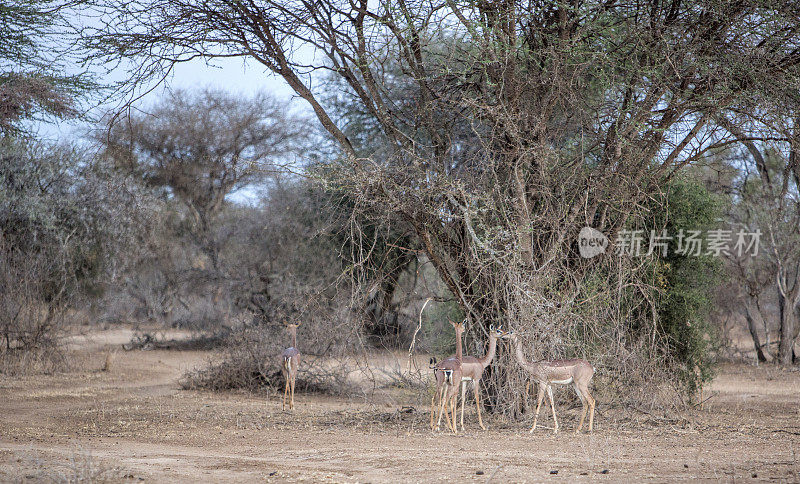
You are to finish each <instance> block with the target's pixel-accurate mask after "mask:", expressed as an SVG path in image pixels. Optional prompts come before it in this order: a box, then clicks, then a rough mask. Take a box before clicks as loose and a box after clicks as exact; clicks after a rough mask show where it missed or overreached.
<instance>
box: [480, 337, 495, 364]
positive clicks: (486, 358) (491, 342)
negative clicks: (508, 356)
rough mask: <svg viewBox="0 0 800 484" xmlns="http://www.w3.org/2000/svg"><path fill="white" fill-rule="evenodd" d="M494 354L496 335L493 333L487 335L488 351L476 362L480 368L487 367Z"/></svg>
mask: <svg viewBox="0 0 800 484" xmlns="http://www.w3.org/2000/svg"><path fill="white" fill-rule="evenodd" d="M496 352H497V335H496V334H494V333H490V334H489V351H487V352H486V354H485V355H483V358H481V359H480V360H478V361H480V362H481V366H483V367H484V368H486V367H487V366H489V363H491V362H492V360H493V359H494V355H495V353H496Z"/></svg>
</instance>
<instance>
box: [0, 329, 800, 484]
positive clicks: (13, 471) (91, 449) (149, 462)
mask: <svg viewBox="0 0 800 484" xmlns="http://www.w3.org/2000/svg"><path fill="white" fill-rule="evenodd" d="M127 337H128V334H127V333H125V332H123V331H116V332H113V331H112V332H107V333H104V334H102V335H100V336H99V337H97V338H94V339H92V340H90V341H89V342H88V343H87V342H86V341H78V342H76V347H78V348H81V349H79V350H77V351H78V354H77V356H76V358H78V359H79V361H80V362H81V365H82V366H83V367H85V368H88V370H86V371H79V372H72V373H68V374H61V375H54V376H44V377H42V376H40V377H35V378H33V379H27V380H26V379H17V378H9V377H5V376H0V395H2V398H1V399H0V481H7V480H11V481H15V480H20V479H23V480H24V479H26V477H27V478H33V477H35V476H42V475H47V474H52V473H55V472H57V471H58V472H66V471H65V470H64V469H65V468H64V467H63V466H62V465H63V463H65V462H69V461H71V460H74V459H76V458H77V459H78V460H79V461H80V460H81V459H84V458H85V456H86V455H90V456H91V462H92V464H93V465H98V466H101V467H103V468H116V470H114V471H113V472H111V471H109V475H116V476H118V477H119V476H121V477H123V478H125V480H128V481H138V480H146V481H159V482H165V481H184V482H194V481H197V480H205V481H208V480H213V481H233V480H235V481H242V480H252V481H254V480H265V479H266V480H268V481H308V482H312V481H313V482H318V481H324V482H397V481H476V482H485V481H486V480H487V478H488V477H490V476H492V475H493V476H494V480H495V481H497V482H509V481H510V482H539V481H545V480H547V481H550V480H553V481H555V480H562V481H564V482H572V481H588V480H590V479H592V480H595V479H597V480H608V481H623V480H624V481H629V480H656V481H668V480H684V479H707V480H713V481H720V480H722V481H733V480H736V481H739V480H759V481H761V480H763V481H776V482H781V481H785V482H796V481H798V479H800V464H799V463H798V459H800V457H799V456H798V453H800V413H799V412H798V409H800V373H798V372H795V371H780V370H778V369H776V368H773V367H764V366H762V367H759V368H755V367H751V366H747V365H729V366H725V367H723V369H722V372H721V374H720V376H719V377H718V378H717V380H715V382H714V384H713V386H712V388H711V391H712V394H713V395H714V396H713V398H712V399H711V400H710V402H709V405H708V406H707V408H706V409H705V410H704V411H702V412H697V413H696V415H694V416H693V417H692V418H691V419H689V423H688V424H681V425H676V424H675V423H671V422H665V421H657V420H650V421H647V420H637V421H635V422H634V421H626V420H625V419H619V418H614V419H610V418H609V417H608V415H607V414H606V416H604V411H603V408H602V402H600V403H599V407H598V409H599V413H598V418H597V422H596V423H597V426H596V429H595V433H594V435H591V436H590V435H585V434H584V435H578V436H576V435H573V434H572V433H571V432H569V430H570V429H571V428H572V425H574V421H575V416H576V414H577V409H576V408H574V409H572V410H567V409H560V413H559V417H561V420H562V428H563V429H564V430H566V431H565V432H563V433H561V434H559V435H557V436H553V435H552V434H551V433H550V432H548V431H547V430H544V429H542V430H541V431H539V430H537V432H536V433H533V434H530V433H528V432H527V428H526V427H525V425H524V424H523V423H514V422H503V421H500V420H499V419H493V420H492V419H490V421H489V422H488V423H489V425H490V427H491V428H492V430H490V431H488V432H482V431H479V430H476V425H475V424H474V416H473V415H471V414H470V415H468V418H469V420H470V422H469V424H468V425H469V427H470V428H469V429H468V430H467V432H466V434H464V435H459V436H452V435H447V434H445V433H442V434H437V435H434V434H432V433H431V432H430V431H428V430H427V427H426V426H427V418H428V416H427V413H426V412H427V408H425V407H424V406H422V405H418V406H417V407H416V410H415V411H413V412H411V413H408V412H401V411H399V410H400V408H401V405H400V404H399V403H398V402H393V401H386V402H384V403H381V404H374V403H372V404H370V403H365V402H364V401H363V400H358V399H352V400H347V399H333V398H330V397H319V396H307V395H298V397H297V403H298V406H297V409H296V410H295V412H293V413H288V412H286V413H284V412H282V411H281V409H280V401H279V400H278V399H277V398H276V397H274V396H273V397H268V396H267V395H263V396H258V395H251V394H238V393H229V394H212V393H204V392H189V391H182V390H180V389H179V387H178V384H177V380H178V378H179V377H180V375H181V374H182V373H183V372H184V371H185V370H187V369H189V368H191V367H194V366H196V365H199V364H202V362H203V361H204V360H205V359H206V358H208V356H209V354H208V353H206V352H176V351H131V352H118V353H116V355H115V357H114V359H113V362H112V365H111V368H110V371H108V372H102V371H99V368H101V367H102V366H103V362H104V360H105V351H106V349H107V348H108V347H118V343H119V342H120V340H124V339H125V338H127ZM95 369H96V370H95ZM545 424H549V419H546V421H545ZM552 471H558V473H557V474H551V472H552ZM479 472H480V473H481V474H479ZM604 472H605V473H604Z"/></svg>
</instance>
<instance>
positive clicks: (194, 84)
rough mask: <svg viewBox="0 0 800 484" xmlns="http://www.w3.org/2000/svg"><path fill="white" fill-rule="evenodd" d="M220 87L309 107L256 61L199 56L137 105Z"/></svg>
mask: <svg viewBox="0 0 800 484" xmlns="http://www.w3.org/2000/svg"><path fill="white" fill-rule="evenodd" d="M124 76H125V73H124V72H122V71H120V72H118V73H117V72H113V73H112V74H111V75H110V76H108V77H104V78H100V79H98V80H99V82H101V83H103V82H106V83H108V82H114V81H117V80H122V79H124ZM207 87H213V88H219V89H223V90H226V91H229V92H232V93H236V94H241V95H243V96H252V95H253V94H255V93H256V92H258V91H259V90H263V91H265V92H267V93H270V94H272V95H273V96H275V97H277V98H278V99H284V100H286V103H287V108H288V109H291V110H293V111H300V110H306V109H308V106H307V104H306V103H305V101H303V100H302V99H299V98H297V97H295V96H293V94H294V92H293V91H292V89H291V88H290V87H289V86H288V85H287V84H286V83H285V82H284V81H283V79H281V78H280V77H277V76H275V75H274V74H271V73H270V72H268V71H267V70H266V68H263V67H262V66H261V65H260V64H258V63H257V62H252V61H251V62H248V63H245V62H244V60H243V59H215V60H213V62H211V63H209V64H206V62H205V61H203V60H202V59H195V60H193V61H190V62H186V63H181V64H178V65H176V66H175V68H174V69H173V74H172V76H171V77H169V78H168V79H167V82H166V83H164V84H162V85H160V86H159V87H157V88H156V89H154V90H153V91H152V92H150V93H148V94H146V95H145V96H144V97H143V98H142V99H141V100H140V101H138V102H137V103H136V104H135V105H136V106H148V105H150V104H152V103H153V102H154V101H156V100H157V99H158V98H159V97H161V96H162V94H164V92H165V90H167V89H203V88H207ZM122 101H123V100H122V99H114V100H112V101H111V102H109V103H106V104H104V105H102V106H99V107H96V108H93V109H92V111H90V113H89V114H90V117H96V116H98V115H99V114H100V113H103V112H105V111H109V110H113V109H118V108H119V106H120V105H121V102H122ZM89 126H90V123H88V122H86V121H56V122H44V123H38V126H37V128H36V131H37V132H38V137H39V138H44V139H49V140H52V141H69V140H71V139H74V138H76V137H80V136H81V134H82V133H83V132H85V130H86V129H87V128H88V127H89Z"/></svg>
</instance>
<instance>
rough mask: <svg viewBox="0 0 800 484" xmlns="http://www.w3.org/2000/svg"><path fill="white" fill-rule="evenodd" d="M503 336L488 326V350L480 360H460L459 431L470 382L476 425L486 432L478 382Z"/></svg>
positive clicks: (462, 421) (502, 333) (471, 358)
mask: <svg viewBox="0 0 800 484" xmlns="http://www.w3.org/2000/svg"><path fill="white" fill-rule="evenodd" d="M504 334H505V331H503V330H502V329H501V328H495V327H494V326H489V350H488V351H487V352H486V354H484V355H483V357H481V358H476V357H474V356H464V357H463V358H462V360H461V431H462V432H463V431H464V401H465V400H466V396H467V383H469V382H472V391H473V394H474V395H475V408H476V409H477V411H478V424H479V425H480V426H481V429H483V430H486V427H484V425H483V419H482V418H481V397H480V388H479V387H480V382H481V377H483V370H485V369H486V367H487V366H489V365H490V364H491V363H492V360H493V359H494V355H495V352H496V351H497V338H502V337H503V335H504Z"/></svg>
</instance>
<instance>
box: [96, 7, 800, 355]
mask: <svg viewBox="0 0 800 484" xmlns="http://www.w3.org/2000/svg"><path fill="white" fill-rule="evenodd" d="M104 14H105V16H104V17H103V18H106V19H108V23H107V24H106V25H104V26H102V27H100V28H98V29H97V30H96V31H95V32H94V33H93V34H91V35H89V36H88V37H87V38H86V42H87V44H86V45H87V46H88V47H90V48H94V49H99V50H101V51H103V52H105V55H106V56H107V57H106V58H107V59H108V60H110V61H113V60H117V59H119V58H120V57H130V58H135V59H136V60H137V66H139V67H138V68H137V73H139V74H140V76H139V78H140V79H141V78H142V76H141V74H142V73H144V74H145V76H144V77H150V78H153V77H158V76H161V75H163V73H164V72H167V71H168V70H169V69H170V68H171V67H172V66H173V65H174V64H175V63H179V62H184V61H188V60H191V59H194V58H196V57H198V56H203V57H205V58H213V57H243V58H247V59H250V60H253V61H256V62H259V63H261V64H262V65H264V66H265V67H266V68H267V69H269V70H270V71H271V72H273V73H275V74H276V75H279V76H281V77H282V78H283V79H284V80H285V81H286V82H287V83H288V85H289V86H291V88H292V89H294V91H295V92H296V93H297V95H298V96H300V97H301V98H302V99H304V100H306V101H307V102H308V103H309V105H310V107H311V108H312V109H313V111H314V113H315V114H316V116H317V117H318V119H319V121H320V123H321V124H322V126H323V127H324V128H325V129H326V130H327V131H328V133H329V134H330V136H331V137H332V138H333V139H334V140H335V141H336V142H337V143H338V146H339V148H340V149H341V152H342V159H341V163H332V164H331V165H330V166H329V167H328V169H326V170H324V171H323V172H322V173H324V178H325V181H326V183H328V184H329V186H334V187H336V188H338V189H340V190H343V191H344V192H345V193H348V194H350V195H352V197H353V199H354V200H356V201H357V204H356V206H357V207H361V208H364V209H366V210H368V211H370V212H371V213H379V214H382V215H383V217H384V218H385V220H386V222H387V223H390V224H395V225H398V224H400V225H403V226H404V227H408V229H409V230H411V231H413V233H414V235H415V237H416V238H417V239H418V240H419V243H420V246H421V248H422V250H423V251H424V252H425V255H426V257H427V259H428V260H429V261H430V263H431V264H432V265H433V266H434V267H435V268H436V270H437V272H438V274H439V276H440V277H441V279H442V280H443V281H444V282H445V283H446V285H447V287H448V288H449V289H450V292H451V293H452V294H453V296H454V298H455V299H456V301H457V302H458V303H459V304H460V305H461V307H462V308H463V310H464V311H465V313H466V314H467V315H468V316H469V317H470V318H471V319H473V320H476V321H483V322H485V324H488V322H489V321H492V320H511V321H513V323H511V324H512V325H514V326H519V327H522V328H526V329H532V330H534V334H535V335H536V337H537V338H538V340H539V341H542V342H546V343H547V342H549V343H551V346H550V348H552V351H555V352H557V353H558V352H567V353H587V352H592V351H595V352H598V353H600V354H606V355H612V356H609V357H608V359H607V361H605V362H604V363H606V364H608V365H609V366H614V367H619V365H622V364H623V363H622V362H621V361H620V358H621V355H623V354H626V353H625V351H627V350H623V349H620V350H618V351H605V352H604V351H603V349H602V347H603V346H604V345H615V344H616V345H619V344H621V345H626V344H630V345H631V347H632V348H634V347H637V344H636V343H633V342H634V341H638V337H637V336H636V334H635V333H630V334H628V333H626V334H627V335H628V336H626V337H625V338H619V337H612V335H613V334H619V332H620V331H622V332H626V331H633V330H637V328H648V327H653V328H656V327H657V326H656V325H655V324H654V325H651V326H648V325H646V324H643V323H642V324H634V325H628V324H627V323H625V322H624V320H625V315H624V313H623V312H620V311H618V310H607V307H608V306H607V305H606V306H603V305H602V304H600V303H601V302H602V301H609V300H610V301H621V300H622V299H624V298H625V297H627V296H625V294H626V291H629V289H626V291H623V288H630V287H637V288H639V289H640V290H641V291H642V294H644V295H645V297H644V299H645V300H649V298H648V297H647V296H646V294H647V292H648V289H646V288H644V287H642V286H640V285H639V284H638V283H637V281H636V280H631V279H632V278H633V279H636V277H637V272H636V265H635V264H629V263H627V262H625V261H619V264H618V259H616V258H614V257H605V258H602V257H601V258H595V259H591V260H584V259H581V258H580V257H578V255H577V247H576V244H575V242H574V240H575V237H576V236H577V234H578V232H579V230H580V229H581V227H583V226H586V225H591V226H593V227H595V228H596V229H598V230H600V231H602V232H604V233H605V234H606V235H607V236H608V237H609V238H610V239H611V241H612V244H613V242H614V241H615V239H616V238H617V235H618V234H620V232H621V231H622V230H623V229H625V227H627V226H630V225H632V224H634V223H636V222H635V219H636V218H637V217H640V216H642V211H643V209H642V207H643V202H645V201H646V200H647V199H649V198H657V197H658V194H659V193H660V191H661V189H662V187H663V186H664V184H665V183H666V182H667V181H668V180H669V179H670V178H671V177H672V176H674V174H675V173H676V172H677V171H678V170H680V169H681V168H682V167H684V166H686V165H687V164H690V163H692V162H693V161H695V160H698V159H700V158H701V157H702V156H703V155H704V154H706V153H709V152H712V151H713V150H714V149H715V148H719V147H722V146H725V145H726V144H727V143H730V142H731V141H734V140H735V139H736V138H737V137H736V135H734V134H732V133H731V132H730V131H726V130H722V129H720V127H719V124H718V122H717V119H718V117H719V115H720V114H722V113H724V112H726V111H733V112H736V113H738V114H739V115H741V116H744V117H750V118H757V116H758V114H757V109H754V106H757V105H758V104H759V103H766V102H770V99H771V97H772V96H775V95H776V94H780V96H782V98H783V100H784V103H785V104H792V103H796V102H797V100H798V93H799V92H800V91H798V90H797V89H796V88H797V86H798V79H800V68H799V64H800V51H798V47H799V46H800V31H798V29H797V18H798V16H799V15H800V8H798V6H797V5H796V4H786V3H784V2H778V1H742V2H727V1H713V0H710V1H672V2H662V1H658V0H650V1H637V2H616V1H605V2H598V1H573V2H556V1H549V0H542V1H517V2H514V1H499V2H484V1H479V2H473V1H459V0H438V1H433V2H416V1H412V2H409V1H406V0H399V1H378V2H367V1H366V0H359V1H354V2H353V1H323V2H305V1H298V2H283V1H266V0H253V1H241V0H210V1H206V2H201V3H198V2H189V1H178V0H148V1H139V2H127V1H122V0H113V1H110V2H108V6H107V8H106V9H105V10H104ZM389 64H391V65H393V66H397V67H398V68H397V69H394V68H392V69H388V68H386V67H387V65H389ZM319 70H325V71H328V72H331V73H332V74H333V75H334V76H339V77H340V78H341V79H342V80H343V81H344V83H345V84H346V85H347V86H348V89H347V92H345V93H343V94H342V95H343V96H350V97H351V98H352V99H353V100H355V102H356V103H358V104H359V105H360V106H361V107H362V108H363V109H362V111H363V115H364V116H365V118H366V119H368V120H369V121H370V122H371V123H373V124H374V125H375V126H377V127H378V128H379V133H380V136H381V137H383V138H384V140H385V142H384V143H383V144H382V146H384V147H385V148H384V149H382V150H380V153H379V155H380V156H376V155H375V154H373V153H364V152H362V151H361V150H360V149H359V146H358V143H357V142H355V141H354V139H352V137H351V135H349V134H348V131H347V129H346V126H344V125H342V123H341V122H340V120H339V119H338V118H337V116H336V115H335V114H336V113H335V107H332V106H331V105H329V104H326V103H325V102H324V96H322V95H321V93H320V91H319V89H318V88H317V86H318V85H319V84H315V83H314V82H313V81H314V80H315V79H317V78H316V77H315V76H314V75H313V73H314V72H316V71H319ZM398 76H399V77H400V79H402V81H403V82H402V83H401V85H400V86H398V83H397V82H396V81H397V79H398ZM398 87H401V88H402V93H403V96H402V99H400V100H399V101H398V99H396V89H397V88H398ZM321 176H323V175H321ZM364 253H365V254H368V253H369V251H368V250H365V251H364ZM611 268H615V269H613V270H611ZM616 268H619V270H616ZM598 271H599V272H598ZM598 274H605V275H606V276H607V278H608V279H607V281H606V282H605V283H602V284H599V285H598V286H597V287H594V288H592V291H600V292H602V293H604V294H605V295H604V296H603V297H597V294H591V293H589V294H587V286H586V285H585V284H584V282H585V281H586V280H588V279H591V278H592V277H599V276H598ZM614 274H616V275H614ZM612 275H613V276H612ZM639 282H641V281H639ZM609 283H611V284H609ZM607 285H613V286H615V287H613V288H607V287H604V286H607ZM617 289H618V290H617ZM636 294H639V293H638V292H637V293H636ZM554 302H558V303H563V304H561V306H560V309H558V310H554V308H555V305H554ZM592 304H594V306H592ZM587 305H589V307H587ZM619 307H620V306H617V309H619ZM544 308H551V310H548V311H543V309H544ZM635 312H636V314H639V317H640V318H641V317H645V318H647V317H649V316H647V315H649V314H651V313H652V314H656V311H655V310H653V311H639V310H636V311H635ZM642 315H644V316H642ZM654 317H655V316H654ZM606 319H612V320H616V321H619V325H618V326H615V327H614V328H613V329H612V330H610V332H609V333H608V335H609V337H608V338H607V339H600V340H598V339H597V338H598V336H597V335H598V334H599V331H598V330H597V329H596V328H597V325H598V324H600V325H601V327H602V325H603V324H605V322H604V321H605V320H606ZM687 324H689V322H688V321H687ZM587 328H595V329H587ZM642 331H644V332H646V334H647V335H650V334H651V333H652V336H653V342H655V341H657V339H656V338H655V336H656V335H657V331H652V332H651V331H649V330H646V329H642ZM648 337H649V336H648ZM593 341H594V343H592V342H593ZM598 341H600V342H598ZM620 342H622V343H620ZM626 342H630V343H626ZM565 343H566V344H565ZM565 346H566V348H567V349H566V350H565V349H564V348H565ZM631 351H633V350H631ZM647 351H650V350H647ZM648 354H649V355H650V356H649V357H650V358H652V359H653V361H659V358H660V356H659V353H658V352H655V351H650V353H648Z"/></svg>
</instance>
